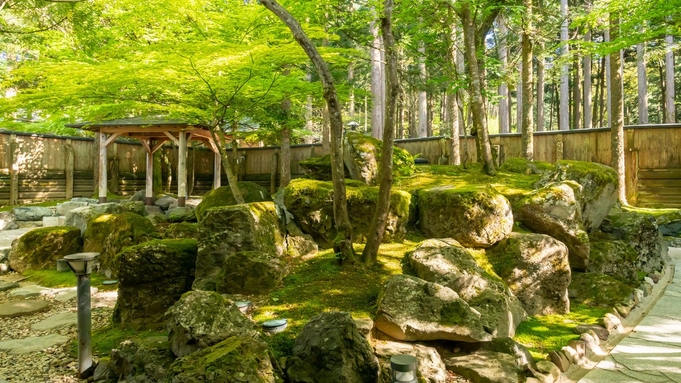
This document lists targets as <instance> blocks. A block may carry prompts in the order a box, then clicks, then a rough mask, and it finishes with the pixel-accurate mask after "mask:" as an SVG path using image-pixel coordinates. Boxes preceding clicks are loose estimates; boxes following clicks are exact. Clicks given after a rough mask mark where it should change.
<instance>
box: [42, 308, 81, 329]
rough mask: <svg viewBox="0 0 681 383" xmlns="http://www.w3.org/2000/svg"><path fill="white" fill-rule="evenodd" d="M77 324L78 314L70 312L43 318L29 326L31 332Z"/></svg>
mask: <svg viewBox="0 0 681 383" xmlns="http://www.w3.org/2000/svg"><path fill="white" fill-rule="evenodd" d="M77 324H78V314H76V313H71V312H64V313H59V314H56V315H52V316H51V317H48V318H45V319H44V320H42V321H40V322H38V323H35V324H34V325H33V326H31V329H32V330H33V331H49V330H54V329H58V328H62V327H70V326H75V325H77Z"/></svg>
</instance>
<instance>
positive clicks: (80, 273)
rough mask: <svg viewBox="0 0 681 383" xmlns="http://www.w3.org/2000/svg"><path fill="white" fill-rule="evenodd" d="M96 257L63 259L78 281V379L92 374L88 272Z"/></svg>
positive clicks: (74, 256)
mask: <svg viewBox="0 0 681 383" xmlns="http://www.w3.org/2000/svg"><path fill="white" fill-rule="evenodd" d="M98 256H99V253H76V254H70V255H67V256H65V257H64V260H65V261H66V262H67V263H68V265H69V267H70V268H71V270H73V272H74V273H75V274H76V277H77V279H78V281H77V284H76V285H77V290H76V291H77V297H78V377H79V378H81V379H84V378H87V377H88V376H89V375H90V374H91V373H92V349H91V347H90V330H91V328H92V317H91V312H90V272H91V271H92V265H93V264H94V261H95V259H96V258H97V257H98Z"/></svg>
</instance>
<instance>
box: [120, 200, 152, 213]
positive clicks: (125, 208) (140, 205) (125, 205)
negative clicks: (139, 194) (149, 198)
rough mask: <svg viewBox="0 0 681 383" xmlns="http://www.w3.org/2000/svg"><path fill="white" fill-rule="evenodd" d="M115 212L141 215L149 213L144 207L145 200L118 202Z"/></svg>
mask: <svg viewBox="0 0 681 383" xmlns="http://www.w3.org/2000/svg"><path fill="white" fill-rule="evenodd" d="M113 213H114V214H123V213H135V214H138V215H141V216H145V215H147V210H146V208H145V207H144V202H139V201H121V202H119V203H117V204H116V206H115V207H114V209H113Z"/></svg>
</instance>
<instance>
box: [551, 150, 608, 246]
mask: <svg viewBox="0 0 681 383" xmlns="http://www.w3.org/2000/svg"><path fill="white" fill-rule="evenodd" d="M565 180H572V181H575V182H577V183H578V184H580V185H581V186H582V192H581V200H580V203H581V205H582V223H583V224H584V229H585V230H586V231H588V232H593V231H594V230H596V229H598V227H599V226H600V225H601V222H603V219H605V217H606V216H607V215H608V213H609V212H610V209H611V208H612V207H613V206H614V205H615V202H617V173H616V172H615V169H613V168H611V167H609V166H605V165H601V164H599V163H595V162H583V161H567V160H564V161H557V162H556V169H555V170H554V171H552V172H546V173H545V174H544V176H542V179H541V180H540V181H539V183H538V186H539V187H541V186H544V185H546V184H548V183H551V182H559V181H565Z"/></svg>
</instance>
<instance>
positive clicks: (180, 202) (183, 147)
mask: <svg viewBox="0 0 681 383" xmlns="http://www.w3.org/2000/svg"><path fill="white" fill-rule="evenodd" d="M178 134H179V136H180V139H179V151H178V156H177V157H178V158H177V206H179V207H184V206H185V202H186V201H187V133H185V132H182V131H181V132H178Z"/></svg>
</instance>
